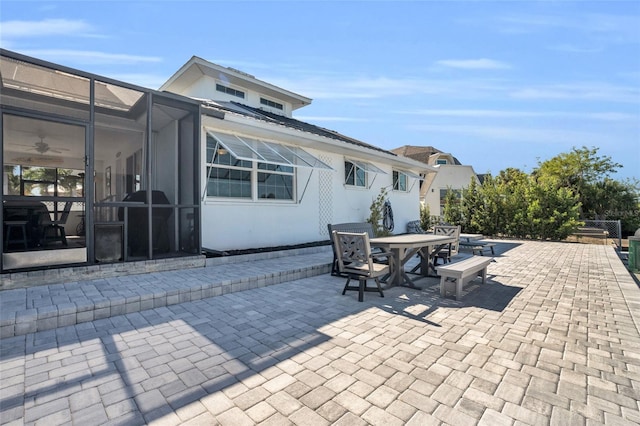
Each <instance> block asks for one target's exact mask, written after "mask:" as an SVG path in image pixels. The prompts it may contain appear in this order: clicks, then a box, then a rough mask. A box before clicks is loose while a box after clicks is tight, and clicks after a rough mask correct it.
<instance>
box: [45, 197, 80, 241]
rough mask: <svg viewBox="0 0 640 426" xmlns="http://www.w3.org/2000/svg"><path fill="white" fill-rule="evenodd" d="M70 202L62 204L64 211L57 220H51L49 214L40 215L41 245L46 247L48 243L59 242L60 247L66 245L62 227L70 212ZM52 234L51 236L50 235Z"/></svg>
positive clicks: (65, 236)
mask: <svg viewBox="0 0 640 426" xmlns="http://www.w3.org/2000/svg"><path fill="white" fill-rule="evenodd" d="M72 204H73V203H72V202H71V201H67V202H66V203H64V209H63V210H62V214H61V215H60V218H59V219H58V220H51V217H50V216H49V213H48V212H47V213H46V214H44V215H42V218H41V220H42V244H43V245H47V243H48V242H49V241H60V242H61V243H62V245H64V246H66V245H67V235H66V233H65V231H64V225H65V224H66V223H67V219H68V218H69V212H70V211H71V205H72ZM52 234H53V235H52Z"/></svg>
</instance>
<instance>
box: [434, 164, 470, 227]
mask: <svg viewBox="0 0 640 426" xmlns="http://www.w3.org/2000/svg"><path fill="white" fill-rule="evenodd" d="M436 167H437V168H438V172H437V173H435V174H434V175H433V176H428V178H427V179H426V180H425V183H426V184H427V188H426V191H425V192H424V198H423V199H424V204H425V205H426V206H427V207H429V212H430V213H431V214H432V215H442V211H441V209H440V190H446V189H448V188H451V189H454V190H460V189H462V188H467V187H468V186H469V182H471V179H472V178H473V179H475V180H476V183H478V184H479V183H480V182H479V181H478V177H477V176H476V173H475V172H474V171H473V167H471V166H459V165H451V164H446V165H445V164H442V165H439V166H436ZM429 182H431V183H430V185H429Z"/></svg>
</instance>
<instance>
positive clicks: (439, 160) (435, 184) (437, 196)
mask: <svg viewBox="0 0 640 426" xmlns="http://www.w3.org/2000/svg"><path fill="white" fill-rule="evenodd" d="M392 151H393V152H394V153H396V154H398V155H403V156H406V157H409V158H413V159H415V160H418V161H422V162H423V163H426V164H428V165H430V166H432V167H434V168H435V169H437V171H436V172H430V173H428V174H427V175H426V177H425V179H424V181H423V182H422V186H421V188H420V202H421V203H423V204H424V205H425V206H427V207H429V212H430V213H431V214H432V215H436V216H441V215H442V214H443V213H444V204H445V197H446V195H447V191H448V190H452V191H455V192H456V193H457V194H460V196H461V195H462V189H463V188H467V187H468V186H469V183H470V182H471V179H475V180H476V183H478V184H480V181H479V179H478V176H477V175H476V173H475V171H474V170H473V167H471V166H465V165H462V164H461V163H460V161H458V159H457V158H455V157H454V156H453V155H451V154H448V153H444V152H442V151H440V150H438V149H435V148H434V147H431V146H425V147H420V146H409V145H406V146H403V147H400V148H396V149H393V150H392Z"/></svg>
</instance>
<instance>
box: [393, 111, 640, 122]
mask: <svg viewBox="0 0 640 426" xmlns="http://www.w3.org/2000/svg"><path fill="white" fill-rule="evenodd" d="M396 113H398V114H412V115H420V116H427V117H464V118H554V119H577V120H599V121H629V122H634V123H635V122H637V121H638V118H639V117H638V115H637V114H626V113H619V112H584V113H582V112H568V111H513V110H508V111H506V110H487V109H419V110H414V111H396Z"/></svg>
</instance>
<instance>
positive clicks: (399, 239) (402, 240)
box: [370, 234, 455, 248]
mask: <svg viewBox="0 0 640 426" xmlns="http://www.w3.org/2000/svg"><path fill="white" fill-rule="evenodd" d="M454 241H455V238H454V237H452V236H449V235H434V234H402V235H390V236H388V237H376V238H371V240H370V243H371V245H375V246H387V247H405V248H411V247H423V246H426V245H431V244H446V243H450V242H454Z"/></svg>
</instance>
